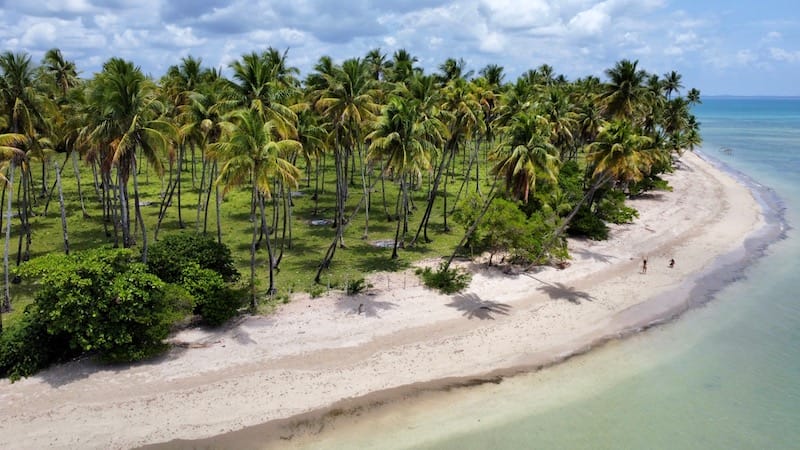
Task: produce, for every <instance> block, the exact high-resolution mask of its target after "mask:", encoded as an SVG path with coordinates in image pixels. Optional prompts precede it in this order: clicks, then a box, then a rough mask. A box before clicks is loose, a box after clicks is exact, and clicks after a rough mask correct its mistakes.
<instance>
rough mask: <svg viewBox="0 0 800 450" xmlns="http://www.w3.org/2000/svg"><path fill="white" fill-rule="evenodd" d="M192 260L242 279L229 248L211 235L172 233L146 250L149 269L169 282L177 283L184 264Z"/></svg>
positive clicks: (230, 277) (228, 278)
mask: <svg viewBox="0 0 800 450" xmlns="http://www.w3.org/2000/svg"><path fill="white" fill-rule="evenodd" d="M189 263H196V264H197V265H199V266H200V267H202V268H203V269H209V270H213V271H214V272H216V273H218V274H219V275H220V276H222V279H223V280H225V281H228V282H231V281H236V280H238V279H239V271H238V270H236V267H235V266H234V264H233V257H232V256H231V251H230V249H229V248H228V247H227V246H226V245H225V244H220V243H218V242H217V241H215V240H214V238H212V237H211V236H209V235H205V234H197V233H175V234H169V235H167V236H165V237H164V238H163V239H161V240H160V241H158V242H155V243H154V244H153V245H151V246H150V250H149V251H148V253H147V268H148V270H149V271H150V273H153V274H155V275H156V276H158V277H159V278H161V279H162V280H164V281H166V282H168V283H177V282H178V281H179V280H180V278H181V268H182V267H184V266H185V265H187V264H189Z"/></svg>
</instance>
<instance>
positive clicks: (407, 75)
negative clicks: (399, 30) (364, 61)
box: [388, 48, 419, 83]
mask: <svg viewBox="0 0 800 450" xmlns="http://www.w3.org/2000/svg"><path fill="white" fill-rule="evenodd" d="M417 61H419V59H417V57H416V56H412V55H411V53H409V52H408V51H407V50H406V49H404V48H401V49H399V50H397V51H395V52H394V54H393V55H392V61H391V70H390V71H389V76H388V79H389V81H391V82H394V83H402V82H406V81H408V80H409V79H411V76H412V75H414V72H415V71H417V68H415V67H414V63H416V62H417Z"/></svg>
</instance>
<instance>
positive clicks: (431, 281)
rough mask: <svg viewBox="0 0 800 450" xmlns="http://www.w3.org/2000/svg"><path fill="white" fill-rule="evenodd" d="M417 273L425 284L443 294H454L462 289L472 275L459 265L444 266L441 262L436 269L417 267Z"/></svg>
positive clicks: (470, 279) (465, 286)
mask: <svg viewBox="0 0 800 450" xmlns="http://www.w3.org/2000/svg"><path fill="white" fill-rule="evenodd" d="M416 273H417V275H419V276H420V277H421V278H422V282H423V283H425V286H427V287H429V288H431V289H436V290H437V291H439V292H441V293H443V294H456V293H458V292H461V291H463V290H464V289H466V288H467V287H468V286H469V282H470V281H472V275H471V274H470V273H469V272H466V271H464V269H461V268H460V267H445V265H444V264H441V265H440V266H439V267H438V268H437V269H435V270H434V269H431V268H430V267H425V268H419V269H417V270H416Z"/></svg>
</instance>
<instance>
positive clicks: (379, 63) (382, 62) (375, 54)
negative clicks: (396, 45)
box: [364, 48, 391, 81]
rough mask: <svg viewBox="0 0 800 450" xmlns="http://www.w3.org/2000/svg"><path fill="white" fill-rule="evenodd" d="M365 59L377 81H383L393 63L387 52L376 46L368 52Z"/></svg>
mask: <svg viewBox="0 0 800 450" xmlns="http://www.w3.org/2000/svg"><path fill="white" fill-rule="evenodd" d="M364 60H365V61H366V63H367V65H368V66H369V72H370V73H371V74H372V77H373V78H375V80H376V81H382V80H383V79H384V78H386V71H387V70H389V68H390V67H391V64H390V63H389V60H388V59H387V57H386V53H383V52H381V49H380V48H374V49H372V50H370V51H369V52H367V56H365V57H364Z"/></svg>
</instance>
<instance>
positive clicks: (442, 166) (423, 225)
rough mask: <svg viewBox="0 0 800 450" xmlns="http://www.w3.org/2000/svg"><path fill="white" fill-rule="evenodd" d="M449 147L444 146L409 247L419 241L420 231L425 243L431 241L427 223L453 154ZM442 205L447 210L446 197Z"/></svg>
mask: <svg viewBox="0 0 800 450" xmlns="http://www.w3.org/2000/svg"><path fill="white" fill-rule="evenodd" d="M450 146H451V144H450V142H448V144H447V145H445V151H444V153H443V154H442V160H441V161H440V162H439V167H438V168H437V169H436V175H434V177H433V187H431V191H430V192H429V193H428V204H427V205H426V206H425V213H424V214H423V215H422V221H421V222H420V223H419V228H417V234H416V235H414V239H412V240H411V245H414V244H416V242H417V239H419V234H420V231H422V232H423V238H424V239H425V242H430V241H431V239H430V238H429V237H428V222H429V221H430V218H431V214H432V213H433V205H434V202H435V201H436V194H437V193H438V192H439V183H440V182H441V180H442V175H443V174H444V173H445V172H446V171H447V166H448V165H449V164H450V159H452V157H453V154H454V153H453V152H452V151H451V148H450ZM446 181H447V180H446V179H445V183H446ZM445 194H446V192H445ZM444 205H445V209H447V198H446V197H445V199H444ZM445 215H446V214H445ZM445 223H446V222H445Z"/></svg>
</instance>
